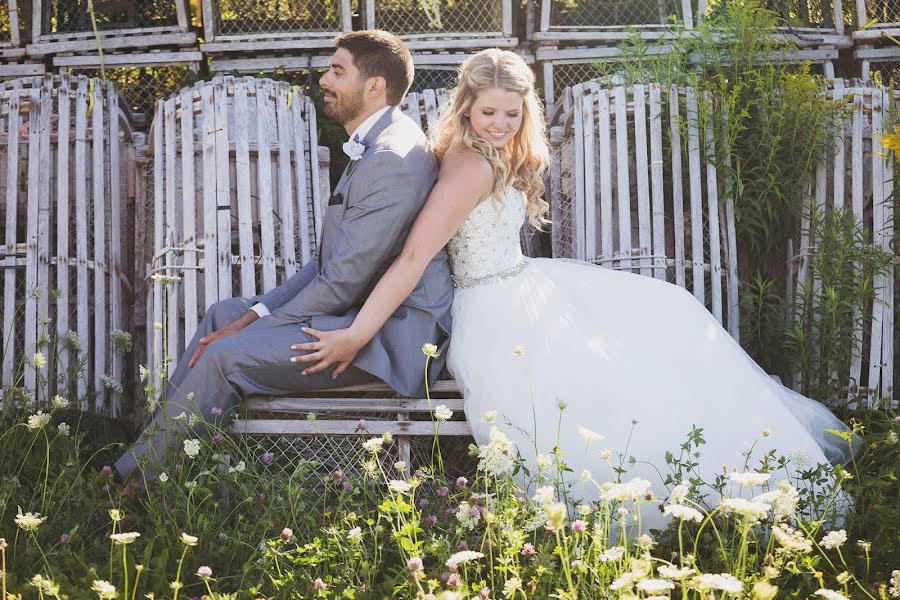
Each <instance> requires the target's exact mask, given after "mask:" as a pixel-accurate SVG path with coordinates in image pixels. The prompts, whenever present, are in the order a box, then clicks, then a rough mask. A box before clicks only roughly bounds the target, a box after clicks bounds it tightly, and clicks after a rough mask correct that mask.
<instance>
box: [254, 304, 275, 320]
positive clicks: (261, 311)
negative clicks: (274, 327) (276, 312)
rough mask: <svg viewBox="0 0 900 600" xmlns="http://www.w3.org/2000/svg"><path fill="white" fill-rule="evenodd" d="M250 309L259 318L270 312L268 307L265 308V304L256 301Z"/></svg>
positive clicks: (266, 315)
mask: <svg viewBox="0 0 900 600" xmlns="http://www.w3.org/2000/svg"><path fill="white" fill-rule="evenodd" d="M250 310H252V311H253V312H255V313H256V314H257V315H259V316H260V318H262V317H268V316H269V315H270V314H272V313H270V312H269V309H268V308H266V305H265V304H263V303H262V302H257V303H256V304H254V305H253V306H251V307H250Z"/></svg>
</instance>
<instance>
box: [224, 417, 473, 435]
mask: <svg viewBox="0 0 900 600" xmlns="http://www.w3.org/2000/svg"><path fill="white" fill-rule="evenodd" d="M366 425H367V427H366V430H365V431H357V430H356V423H355V422H353V421H330V420H329V421H326V420H322V421H319V420H314V421H308V420H303V421H297V420H282V419H239V420H236V421H235V422H234V423H233V424H232V430H233V431H234V432H235V433H238V434H253V435H358V436H373V435H381V434H383V433H391V434H392V435H421V436H431V435H434V424H433V423H432V422H431V421H368V422H367V424H366ZM437 426H438V435H442V436H448V435H454V436H466V435H471V434H472V433H471V430H470V429H469V424H468V423H466V422H465V421H443V422H439V423H437Z"/></svg>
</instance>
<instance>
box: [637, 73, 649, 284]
mask: <svg viewBox="0 0 900 600" xmlns="http://www.w3.org/2000/svg"><path fill="white" fill-rule="evenodd" d="M632 94H633V97H634V157H635V179H636V180H637V208H638V245H639V247H640V256H641V260H640V265H641V270H640V273H641V275H644V276H646V277H649V276H651V275H653V270H652V269H651V259H650V254H651V243H652V242H651V237H652V234H651V226H650V179H649V169H650V165H649V164H648V157H647V155H648V151H647V90H646V88H645V87H644V86H643V85H635V86H634V87H633V88H632Z"/></svg>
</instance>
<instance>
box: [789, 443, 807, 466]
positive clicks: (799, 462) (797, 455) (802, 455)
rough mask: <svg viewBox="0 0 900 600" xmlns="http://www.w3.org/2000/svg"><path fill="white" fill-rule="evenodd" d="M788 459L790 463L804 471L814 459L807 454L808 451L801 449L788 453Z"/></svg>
mask: <svg viewBox="0 0 900 600" xmlns="http://www.w3.org/2000/svg"><path fill="white" fill-rule="evenodd" d="M787 459H788V462H790V463H791V464H792V465H794V466H795V467H797V468H798V469H803V468H805V467H808V466H810V465H811V464H812V457H811V456H810V455H809V452H807V451H806V450H801V449H799V448H795V449H793V450H791V451H790V452H788V454H787Z"/></svg>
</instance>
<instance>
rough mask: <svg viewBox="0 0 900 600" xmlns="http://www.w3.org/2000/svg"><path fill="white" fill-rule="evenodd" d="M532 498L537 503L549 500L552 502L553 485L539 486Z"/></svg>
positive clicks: (545, 502) (544, 502)
mask: <svg viewBox="0 0 900 600" xmlns="http://www.w3.org/2000/svg"><path fill="white" fill-rule="evenodd" d="M533 500H534V501H535V502H537V503H538V504H541V505H543V504H547V503H549V502H553V500H554V492H553V486H550V485H545V486H541V487H539V488H538V489H537V491H536V492H535V493H534V496H533Z"/></svg>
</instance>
